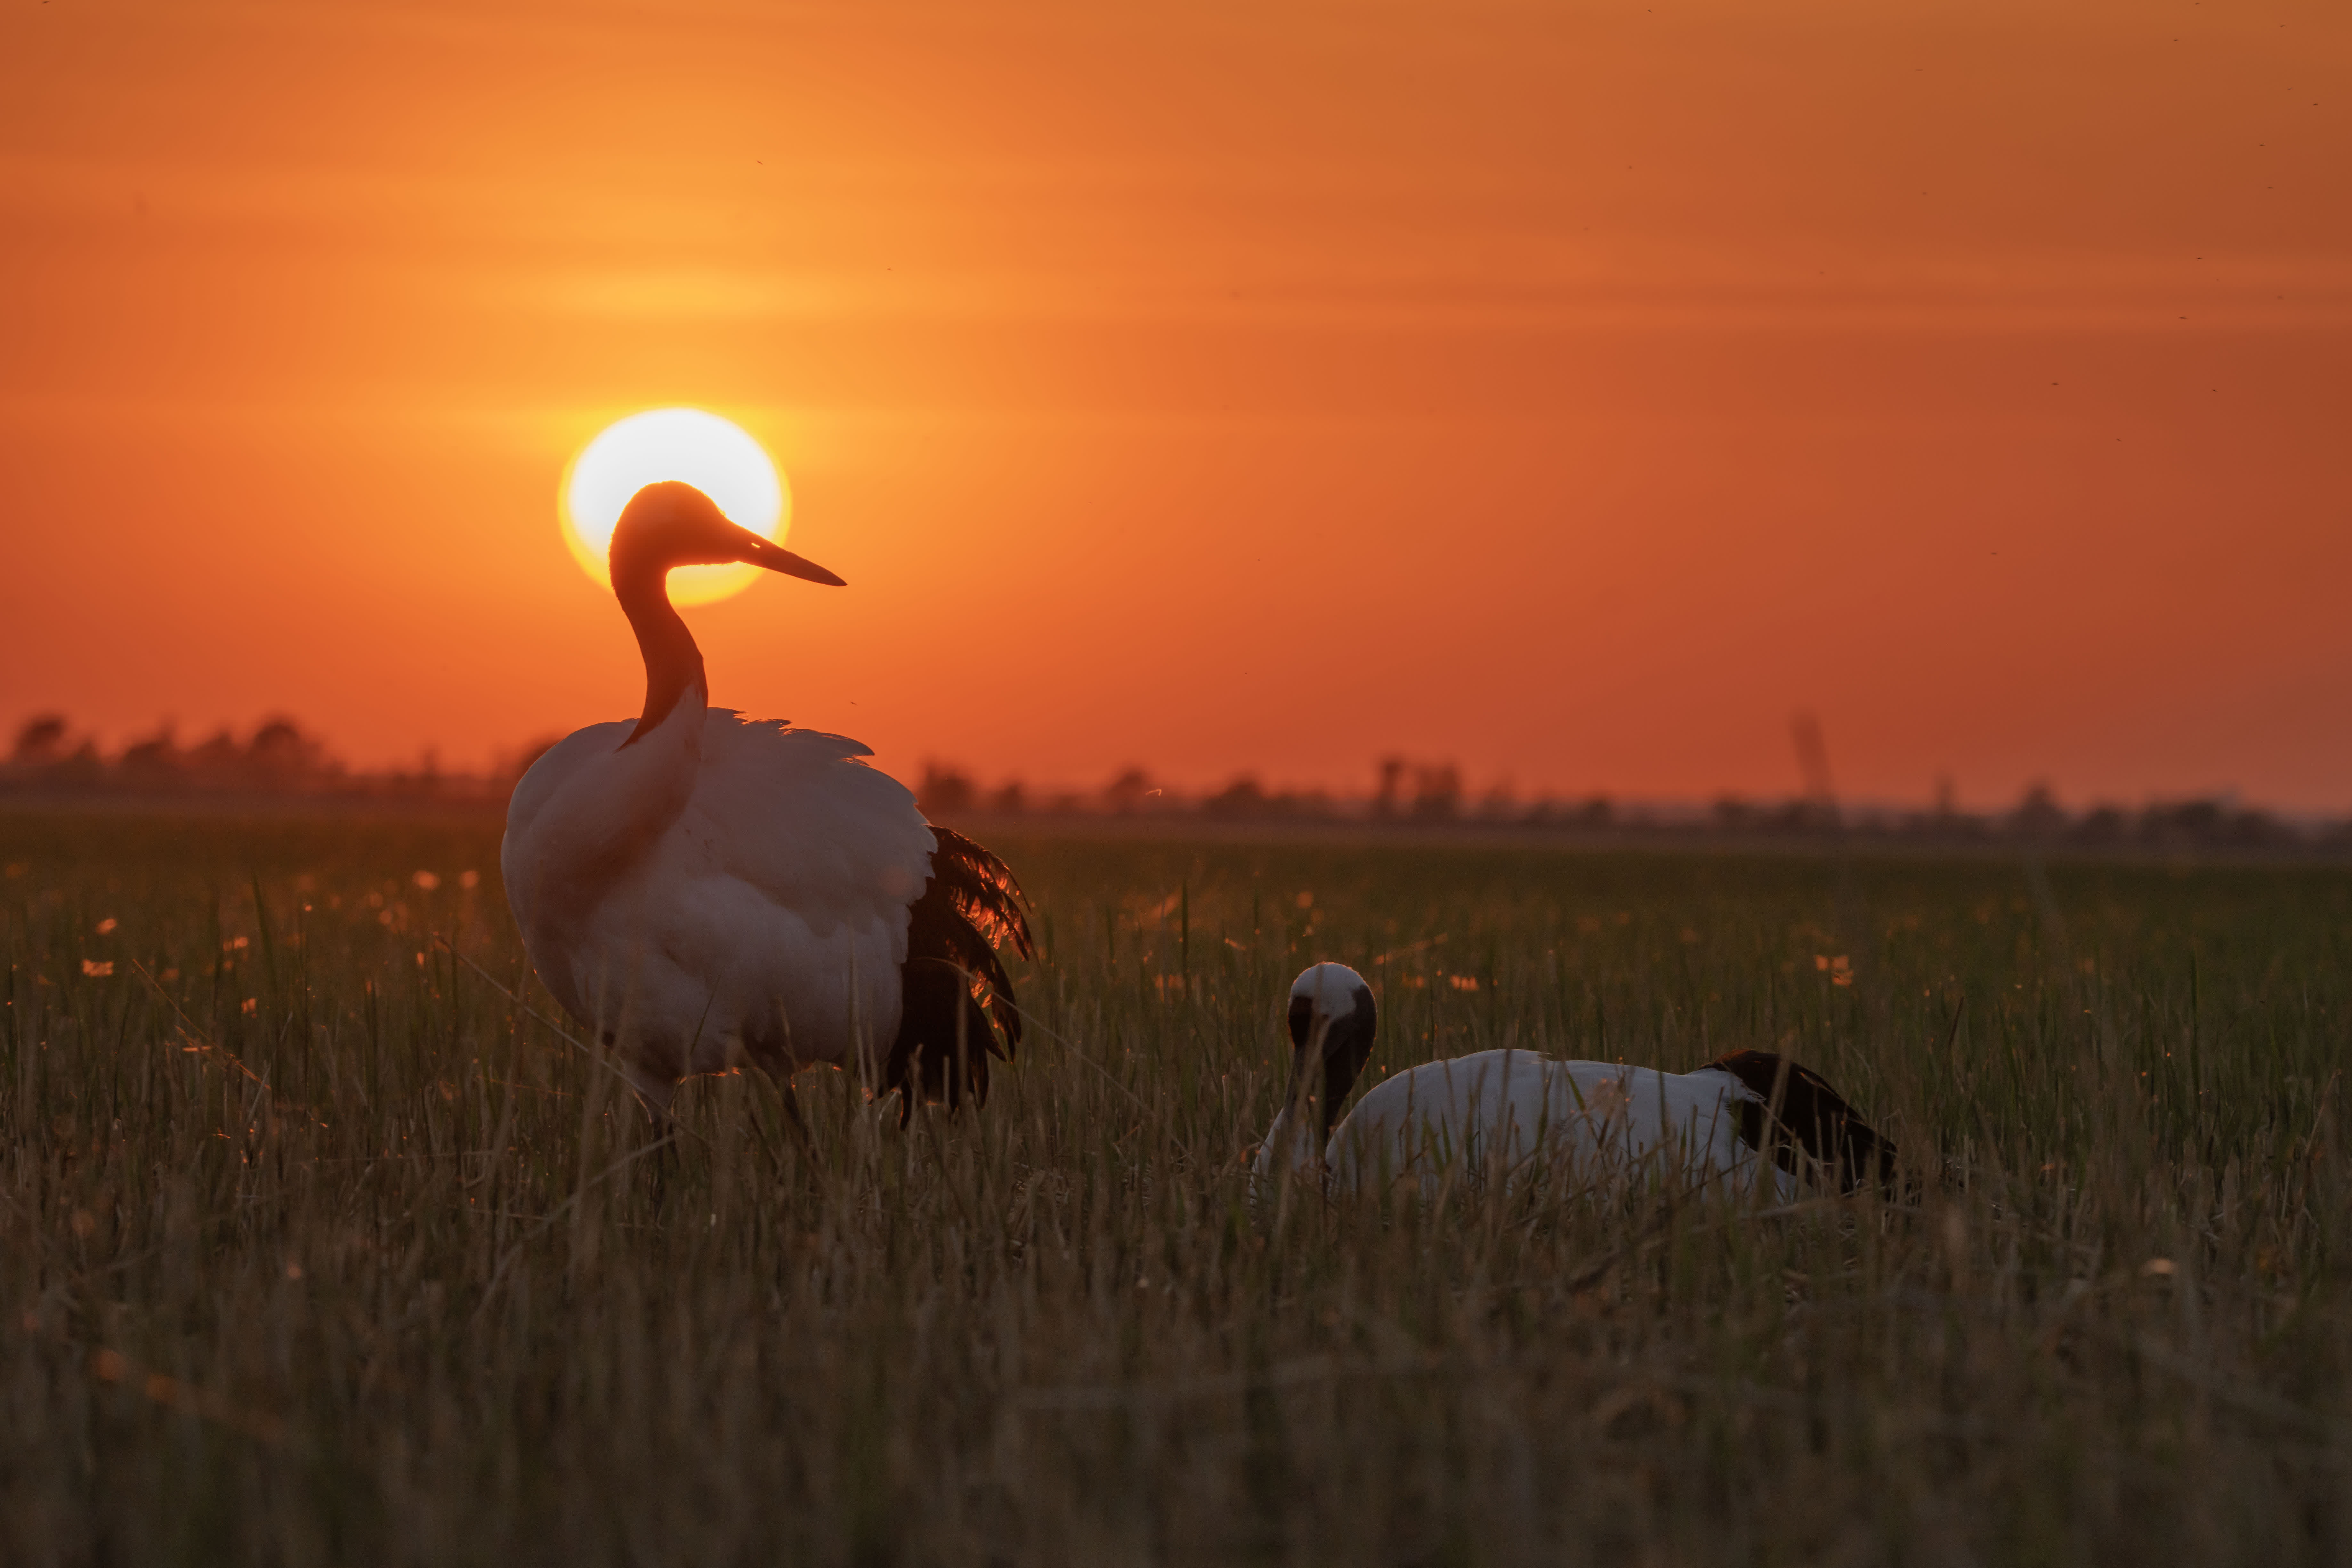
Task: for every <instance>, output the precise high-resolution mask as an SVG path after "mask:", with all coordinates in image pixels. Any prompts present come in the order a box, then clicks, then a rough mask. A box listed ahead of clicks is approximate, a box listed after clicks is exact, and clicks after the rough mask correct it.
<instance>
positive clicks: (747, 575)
mask: <svg viewBox="0 0 2352 1568" xmlns="http://www.w3.org/2000/svg"><path fill="white" fill-rule="evenodd" d="M657 479H683V480H685V481H686V482H687V483H688V484H690V485H692V486H694V487H695V489H698V490H700V491H701V492H702V493H703V494H705V495H707V496H709V498H710V499H711V500H714V501H717V502H718V503H719V510H721V511H723V512H725V513H726V514H727V515H728V516H729V517H730V519H732V520H733V521H736V522H738V523H740V524H741V525H742V526H743V527H745V528H748V529H750V530H751V531H752V532H754V533H757V534H760V535H761V536H763V537H765V538H768V539H772V540H774V541H776V542H778V543H782V542H783V538H784V533H785V531H786V530H787V529H789V528H790V527H791V525H792V516H793V498H792V491H791V490H790V489H787V488H786V487H785V485H784V476H783V473H782V470H780V469H779V468H777V467H776V465H775V462H774V461H773V459H772V458H770V457H769V456H768V454H767V451H766V449H765V448H763V447H761V445H760V443H759V442H758V441H756V440H754V439H752V437H751V435H750V433H749V432H747V431H745V430H744V429H743V428H742V426H739V425H735V424H732V423H730V422H729V421H728V420H725V419H721V418H720V417H719V416H718V415H716V414H706V413H704V412H703V411H702V410H701V409H699V408H650V409H647V410H646V412H645V413H643V414H632V415H630V416H628V417H627V418H626V419H624V420H621V421H619V422H618V423H617V424H614V425H609V426H605V428H604V431H603V433H602V434H600V435H598V436H597V437H596V438H595V439H594V440H593V441H591V442H589V443H588V444H587V445H586V446H585V447H581V448H580V455H579V456H578V457H576V458H572V466H571V468H569V469H568V470H566V471H565V473H564V476H563V489H562V492H561V493H560V496H559V498H558V510H560V511H561V512H562V516H563V542H564V543H565V544H567V545H569V546H570V547H571V549H572V559H573V560H575V561H577V562H579V563H580V566H581V570H583V571H584V572H586V573H587V574H588V575H590V576H591V577H593V578H594V579H596V581H597V582H599V583H602V584H605V585H606V586H608V587H609V586H610V585H611V584H612V577H611V575H610V574H608V573H607V571H606V570H605V564H604V554H605V550H606V548H607V547H608V546H609V545H610V544H611V543H612V542H613V525H614V523H616V522H618V521H620V520H621V509H622V508H623V507H625V506H626V505H628V504H629V498H630V497H631V496H633V495H635V494H636V493H637V491H638V490H640V489H644V488H645V487H646V486H647V485H649V484H652V483H654V482H655V481H656V480H657ZM760 575H761V570H760V568H759V567H757V566H749V565H741V564H735V565H726V566H683V567H680V568H678V569H677V571H675V572H672V573H671V574H669V596H670V599H671V601H672V602H673V603H675V604H680V605H707V604H709V603H710V601H712V600H713V599H723V598H726V597H727V596H728V595H730V594H740V593H741V592H742V591H743V590H744V589H745V588H746V587H748V586H750V585H751V583H752V581H753V580H754V579H755V578H757V577H759V576H760Z"/></svg>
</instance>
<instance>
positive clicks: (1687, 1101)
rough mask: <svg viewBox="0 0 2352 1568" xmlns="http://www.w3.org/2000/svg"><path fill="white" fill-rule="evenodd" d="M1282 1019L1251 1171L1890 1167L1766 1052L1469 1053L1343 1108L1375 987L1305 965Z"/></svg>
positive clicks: (1811, 1082)
mask: <svg viewBox="0 0 2352 1568" xmlns="http://www.w3.org/2000/svg"><path fill="white" fill-rule="evenodd" d="M1289 1026H1290V1038H1291V1044H1292V1047H1293V1052H1294V1055H1293V1057H1292V1061H1291V1089H1290V1096H1289V1099H1288V1100H1287V1102H1286V1105H1285V1107H1284V1109H1283V1110H1281V1111H1279V1112H1278V1113H1276V1116H1275V1119H1274V1125H1273V1126H1272V1127H1271V1128H1270V1129H1268V1131H1267V1132H1266V1137H1265V1142H1264V1143H1263V1144H1262V1145H1260V1147H1259V1149H1258V1153H1257V1159H1256V1163H1255V1173H1256V1174H1257V1176H1258V1177H1259V1178H1261V1179H1265V1178H1269V1177H1272V1176H1274V1175H1276V1173H1279V1172H1280V1171H1281V1170H1282V1169H1284V1168H1285V1166H1287V1167H1288V1168H1290V1169H1292V1170H1294V1171H1299V1172H1312V1171H1314V1170H1315V1169H1316V1168H1317V1167H1318V1165H1319V1166H1320V1168H1321V1170H1322V1172H1323V1173H1326V1174H1327V1175H1328V1178H1329V1179H1330V1181H1331V1182H1332V1183H1333V1184H1334V1185H1337V1186H1341V1187H1358V1186H1362V1185H1364V1184H1367V1183H1368V1182H1370V1181H1373V1180H1386V1181H1395V1180H1399V1179H1402V1178H1406V1177H1416V1176H1417V1177H1418V1178H1420V1180H1421V1182H1422V1184H1423V1187H1424V1189H1427V1188H1429V1187H1431V1186H1433V1184H1435V1183H1436V1182H1437V1181H1438V1180H1439V1179H1440V1178H1441V1177H1442V1175H1443V1174H1444V1172H1445V1171H1446V1170H1447V1169H1448V1168H1449V1167H1454V1166H1456V1165H1457V1164H1458V1165H1459V1167H1460V1168H1463V1169H1465V1170H1469V1171H1471V1172H1473V1173H1478V1172H1489V1171H1499V1172H1502V1173H1517V1172H1519V1171H1521V1170H1524V1169H1525V1168H1526V1167H1527V1166H1528V1164H1529V1163H1532V1162H1538V1161H1540V1162H1542V1163H1544V1164H1545V1165H1546V1166H1547V1167H1559V1166H1565V1167H1569V1168H1571V1169H1573V1170H1574V1171H1576V1172H1577V1173H1578V1174H1580V1176H1583V1177H1585V1178H1586V1179H1590V1180H1597V1181H1606V1180H1609V1179H1612V1177H1613V1178H1617V1179H1627V1178H1633V1177H1635V1176H1638V1175H1643V1174H1646V1173H1649V1172H1652V1171H1656V1172H1659V1173H1662V1174H1664V1175H1666V1176H1669V1177H1681V1178H1685V1179H1696V1180H1698V1181H1702V1182H1725V1183H1728V1184H1731V1185H1733V1186H1735V1187H1739V1188H1748V1187H1752V1186H1753V1185H1754V1184H1755V1183H1756V1182H1757V1181H1758V1180H1759V1177H1762V1176H1765V1175H1767V1174H1768V1173H1769V1180H1770V1181H1771V1183H1772V1191H1773V1193H1774V1194H1775V1196H1776V1197H1778V1198H1780V1199H1781V1200H1786V1199H1788V1198H1790V1197H1793V1196H1794V1195H1796V1194H1797V1191H1798V1189H1799V1185H1800V1183H1801V1180H1802V1176H1803V1173H1806V1172H1807V1171H1808V1169H1809V1168H1811V1169H1817V1170H1821V1171H1823V1172H1825V1173H1829V1174H1830V1175H1832V1177H1833V1178H1834V1179H1835V1180H1836V1181H1837V1182H1838V1183H1839V1184H1841V1185H1843V1186H1844V1187H1847V1188H1853V1187H1855V1186H1858V1185H1860V1184H1863V1183H1864V1182H1865V1181H1870V1180H1877V1179H1884V1178H1885V1176H1887V1175H1888V1174H1890V1173H1892V1171H1893V1168H1894V1157H1895V1146H1894V1144H1892V1143H1890V1142H1887V1141H1886V1140H1885V1139H1884V1138H1882V1137H1880V1136H1879V1135H1878V1134H1877V1133H1876V1132H1874V1131H1872V1130H1871V1129H1870V1128H1869V1126H1868V1125H1866V1124H1865V1123H1864V1121H1863V1120H1862V1118H1861V1117H1859V1116H1857V1115H1855V1114H1854V1112H1853V1108H1852V1107H1850V1106H1848V1105H1847V1104H1846V1102H1845V1101H1844V1100H1843V1099H1841V1098H1840V1097H1839V1096H1838V1094H1837V1092H1836V1091H1835V1090H1833V1089H1831V1088H1830V1086H1829V1085H1828V1084H1826V1083H1824V1082H1822V1080H1821V1079H1819V1078H1818V1077H1816V1076H1815V1075H1813V1074H1812V1073H1811V1072H1809V1071H1807V1070H1806V1069H1805V1068H1801V1067H1799V1066H1797V1065H1796V1064H1795V1063H1793V1062H1790V1061H1789V1060H1787V1059H1786V1058H1782V1057H1779V1056H1775V1055H1773V1054H1771V1053H1770V1052H1767V1051H1735V1052H1733V1053H1732V1054H1730V1055H1729V1056H1727V1057H1723V1058H1718V1059H1717V1060H1715V1061H1712V1062H1709V1063H1708V1064H1707V1065H1706V1066H1705V1067H1703V1068H1699V1069H1698V1070H1697V1071H1696V1072H1688V1073H1669V1072H1660V1071H1658V1070H1657V1069H1655V1068H1637V1067H1628V1066H1626V1065H1625V1064H1623V1063H1622V1062H1569V1061H1554V1060H1552V1059H1550V1058H1547V1057H1540V1056H1538V1055H1536V1054H1535V1053H1534V1052H1532V1051H1520V1050H1495V1051H1478V1052H1475V1053H1473V1054H1472V1055H1469V1056H1466V1057H1457V1058H1454V1059H1453V1060H1450V1061H1438V1062H1424V1063H1423V1064H1422V1065H1421V1066H1418V1067H1415V1068H1410V1069H1408V1070H1406V1071H1404V1072H1402V1073H1398V1074H1396V1075H1395V1076H1394V1077H1391V1078H1387V1079H1381V1082H1380V1083H1379V1084H1377V1085H1375V1086H1374V1087H1373V1088H1372V1089H1370V1090H1369V1091H1368V1092H1367V1093H1366V1094H1365V1095H1364V1097H1363V1099H1362V1100H1359V1101H1358V1102H1357V1103H1356V1108H1355V1109H1354V1110H1351V1111H1350V1112H1349V1114H1348V1116H1347V1119H1346V1120H1345V1121H1339V1120H1338V1113H1339V1107H1340V1105H1341V1104H1342V1103H1343V1102H1344V1101H1345V1100H1346V1099H1347V1097H1348V1092H1349V1089H1352V1088H1353V1087H1354V1085H1355V1082H1356V1079H1357V1078H1358V1076H1359V1075H1360V1074H1361V1073H1362V1071H1363V1068H1364V1063H1365V1062H1366V1060H1367V1059H1369V1058H1370V1056H1371V1051H1372V1037H1373V1035H1374V1033H1375V1031H1376V1030H1377V1029H1378V1027H1379V1008H1378V1007H1377V1005H1375V1004H1374V1002H1373V1000H1372V991H1371V987H1370V985H1367V984H1365V983H1364V978H1363V976H1362V975H1360V974H1358V973H1356V972H1355V971H1354V970H1352V969H1350V968H1349V967H1348V966H1347V965H1345V964H1342V963H1318V964H1316V965H1314V966H1313V967H1312V968H1310V969H1308V970H1307V972H1306V973H1303V974H1301V975H1300V976H1299V977H1298V979H1297V981H1296V982H1295V983H1294V984H1292V985H1291V987H1290V1011H1289ZM1335 1121H1336V1122H1337V1125H1336V1126H1335V1125H1334V1123H1335ZM1310 1129H1311V1130H1312V1131H1311V1132H1310Z"/></svg>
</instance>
